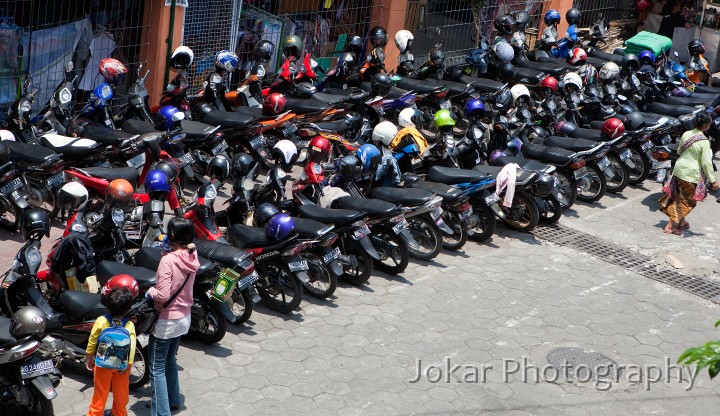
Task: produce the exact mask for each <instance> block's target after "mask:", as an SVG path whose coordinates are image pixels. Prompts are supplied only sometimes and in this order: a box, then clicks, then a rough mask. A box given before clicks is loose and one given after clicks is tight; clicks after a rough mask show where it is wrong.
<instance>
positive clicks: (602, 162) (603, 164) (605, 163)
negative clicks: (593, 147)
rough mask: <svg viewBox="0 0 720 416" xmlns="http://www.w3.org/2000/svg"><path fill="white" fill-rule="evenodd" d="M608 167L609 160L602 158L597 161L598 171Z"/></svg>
mask: <svg viewBox="0 0 720 416" xmlns="http://www.w3.org/2000/svg"><path fill="white" fill-rule="evenodd" d="M608 166H610V159H608V158H607V157H603V158H602V159H600V160H598V167H599V168H600V170H605V169H607V168H608Z"/></svg>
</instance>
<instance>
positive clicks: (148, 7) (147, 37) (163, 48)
mask: <svg viewBox="0 0 720 416" xmlns="http://www.w3.org/2000/svg"><path fill="white" fill-rule="evenodd" d="M170 10H171V8H170V6H165V0H146V1H145V10H144V14H143V22H144V24H143V33H142V40H143V43H144V44H145V45H146V46H144V47H143V48H142V50H141V51H140V60H141V62H145V69H149V70H150V75H148V78H147V85H146V86H147V90H148V94H149V96H150V102H149V104H150V105H151V106H152V105H155V104H157V103H158V102H160V94H161V93H162V92H163V90H164V89H165V85H163V81H164V78H165V68H166V66H167V62H166V61H167V51H168V47H169V48H170V50H171V51H172V50H173V49H175V48H176V47H178V46H180V45H181V44H182V33H183V32H182V30H183V23H184V22H185V8H184V7H179V6H176V7H175V23H174V26H173V39H172V45H168V35H169V30H168V29H169V28H170ZM144 73H145V71H144V70H143V74H144ZM171 77H172V75H171Z"/></svg>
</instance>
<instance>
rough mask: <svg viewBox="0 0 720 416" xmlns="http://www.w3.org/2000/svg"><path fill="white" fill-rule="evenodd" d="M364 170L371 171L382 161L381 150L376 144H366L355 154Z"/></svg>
mask: <svg viewBox="0 0 720 416" xmlns="http://www.w3.org/2000/svg"><path fill="white" fill-rule="evenodd" d="M355 156H357V157H358V159H360V163H361V164H362V167H363V169H364V170H370V169H371V168H372V167H373V165H375V164H377V163H378V162H379V160H380V150H379V149H378V148H377V147H376V146H375V145H374V144H364V145H362V146H360V148H359V149H358V150H357V151H356V152H355Z"/></svg>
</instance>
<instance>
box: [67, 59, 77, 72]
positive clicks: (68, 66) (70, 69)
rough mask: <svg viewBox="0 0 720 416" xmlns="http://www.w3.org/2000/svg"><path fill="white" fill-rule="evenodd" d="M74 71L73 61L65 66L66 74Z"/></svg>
mask: <svg viewBox="0 0 720 416" xmlns="http://www.w3.org/2000/svg"><path fill="white" fill-rule="evenodd" d="M73 69H75V64H73V63H72V61H68V63H66V64H65V72H72V70H73Z"/></svg>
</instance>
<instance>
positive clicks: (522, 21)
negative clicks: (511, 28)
mask: <svg viewBox="0 0 720 416" xmlns="http://www.w3.org/2000/svg"><path fill="white" fill-rule="evenodd" d="M514 17H515V25H516V27H517V28H518V29H525V28H526V27H527V25H528V23H530V15H529V14H528V12H526V11H525V10H520V11H518V12H515V16H514Z"/></svg>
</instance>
